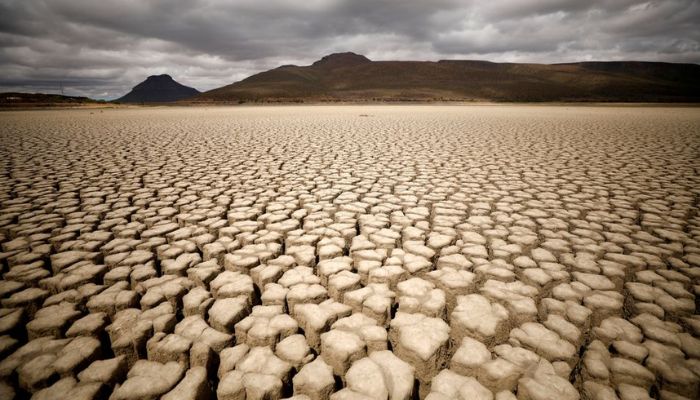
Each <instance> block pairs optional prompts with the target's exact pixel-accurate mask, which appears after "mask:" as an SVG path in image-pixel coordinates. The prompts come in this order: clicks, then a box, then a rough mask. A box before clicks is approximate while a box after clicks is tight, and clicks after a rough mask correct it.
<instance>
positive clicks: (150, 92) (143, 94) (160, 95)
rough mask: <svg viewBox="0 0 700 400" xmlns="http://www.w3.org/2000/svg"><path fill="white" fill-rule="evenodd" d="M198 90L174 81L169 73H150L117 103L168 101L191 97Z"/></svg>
mask: <svg viewBox="0 0 700 400" xmlns="http://www.w3.org/2000/svg"><path fill="white" fill-rule="evenodd" d="M199 93H200V92H199V90H197V89H194V88H191V87H188V86H185V85H182V84H180V83H178V82H176V81H175V80H174V79H173V78H172V77H171V76H170V75H166V74H163V75H152V76H149V77H148V78H146V80H145V81H143V82H141V83H139V84H138V85H136V86H134V88H133V89H131V91H130V92H129V93H127V94H126V95H125V96H124V97H121V98H119V99H117V100H115V101H116V102H119V103H168V102H172V101H178V100H182V99H186V98H188V97H192V96H194V95H196V94H199Z"/></svg>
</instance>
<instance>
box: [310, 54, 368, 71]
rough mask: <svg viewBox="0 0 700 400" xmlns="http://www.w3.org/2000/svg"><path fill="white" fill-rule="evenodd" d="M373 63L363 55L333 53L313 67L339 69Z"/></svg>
mask: <svg viewBox="0 0 700 400" xmlns="http://www.w3.org/2000/svg"><path fill="white" fill-rule="evenodd" d="M369 62H372V61H371V60H370V59H369V58H367V57H365V56H363V55H361V54H356V53H353V52H349V51H348V52H345V53H333V54H329V55H327V56H325V57H323V58H321V59H320V60H318V61H316V62H315V63H313V64H312V66H316V67H329V68H338V67H351V66H355V65H358V64H365V63H369Z"/></svg>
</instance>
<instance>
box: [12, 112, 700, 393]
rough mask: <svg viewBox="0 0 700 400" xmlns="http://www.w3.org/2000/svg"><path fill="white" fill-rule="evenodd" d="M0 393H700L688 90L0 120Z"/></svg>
mask: <svg viewBox="0 0 700 400" xmlns="http://www.w3.org/2000/svg"><path fill="white" fill-rule="evenodd" d="M0 122H1V126H0V166H1V172H2V174H1V176H0V244H1V245H2V254H0V260H1V264H0V266H1V268H2V281H1V282H0V297H1V299H2V300H1V306H2V308H1V309H0V359H1V361H0V398H2V399H5V400H9V399H12V398H13V397H14V398H32V399H71V400H80V399H99V398H102V399H113V400H117V399H119V400H127V399H158V398H161V399H165V400H171V399H197V400H203V399H213V398H218V399H221V400H227V399H237V400H238V399H248V400H253V399H266V400H274V399H279V398H288V397H292V396H293V398H295V399H297V400H323V399H329V398H330V399H333V400H355V399H357V400H366V399H367V400H369V399H378V400H383V399H392V400H408V399H413V400H415V399H424V398H427V399H430V400H448V399H461V400H471V399H497V400H508V399H521V400H524V399H553V400H556V399H561V400H569V399H572V400H573V399H598V400H607V399H622V400H633V399H634V400H641V399H648V398H660V399H697V398H698V390H699V387H700V316H698V310H697V306H698V304H697V302H696V298H697V296H698V295H700V283H699V280H698V277H700V215H699V214H698V201H699V195H700V175H699V169H700V113H699V112H698V109H697V108H652V107H645V108H633V107H550V106H345V107H332V106H318V107H258V108H256V107H238V108H213V109H212V108H167V109H158V108H148V109H117V110H103V111H98V110H92V111H90V110H73V111H32V112H5V113H2V114H0Z"/></svg>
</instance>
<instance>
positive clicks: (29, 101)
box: [0, 92, 103, 108]
mask: <svg viewBox="0 0 700 400" xmlns="http://www.w3.org/2000/svg"><path fill="white" fill-rule="evenodd" d="M97 103H103V102H101V101H98V100H93V99H90V98H87V97H79V96H64V95H60V94H45V93H17V92H6V93H0V108H22V107H31V108H33V107H56V106H67V107H72V106H80V105H84V104H97Z"/></svg>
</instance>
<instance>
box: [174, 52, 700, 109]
mask: <svg viewBox="0 0 700 400" xmlns="http://www.w3.org/2000/svg"><path fill="white" fill-rule="evenodd" d="M436 100H437V101H439V100H445V101H516V102H517V101H577V102H578V101H586V102H593V101H600V102H700V65H696V64H672V63H661V62H637V61H621V62H617V61H612V62H578V63H567V64H518V63H493V62H488V61H472V60H441V61H437V62H431V61H371V60H369V59H368V58H366V57H364V56H362V55H358V54H355V53H336V54H331V55H328V56H326V57H323V58H322V59H321V60H319V61H316V62H315V63H313V64H312V65H309V66H296V65H284V66H281V67H279V68H275V69H272V70H269V71H265V72H261V73H258V74H256V75H253V76H251V77H249V78H246V79H244V80H242V81H240V82H235V83H233V84H230V85H227V86H224V87H221V88H218V89H214V90H210V91H208V92H205V93H202V94H199V95H197V96H195V97H193V98H192V99H188V101H189V102H195V103H197V102H239V103H242V102H247V101H256V102H257V101H259V102H303V101H436Z"/></svg>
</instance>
